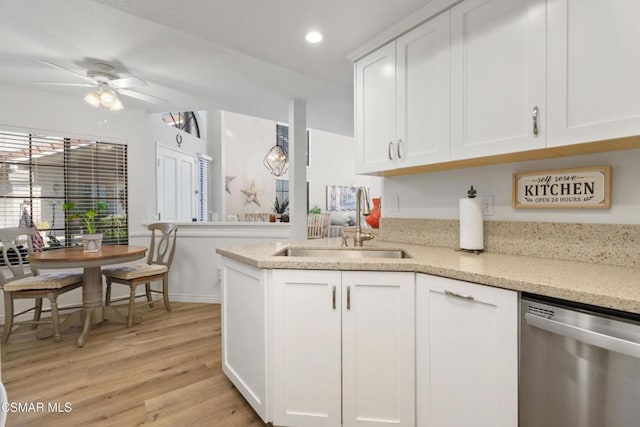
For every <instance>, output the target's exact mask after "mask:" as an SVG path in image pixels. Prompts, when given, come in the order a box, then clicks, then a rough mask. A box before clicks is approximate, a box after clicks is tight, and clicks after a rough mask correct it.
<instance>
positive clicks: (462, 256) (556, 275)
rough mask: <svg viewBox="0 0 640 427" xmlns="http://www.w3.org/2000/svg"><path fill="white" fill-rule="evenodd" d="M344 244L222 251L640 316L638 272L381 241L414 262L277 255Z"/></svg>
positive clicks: (281, 264)
mask: <svg viewBox="0 0 640 427" xmlns="http://www.w3.org/2000/svg"><path fill="white" fill-rule="evenodd" d="M340 243H341V239H340V238H333V239H320V240H308V241H283V242H277V243H266V244H259V245H247V246H238V247H233V248H225V249H217V250H216V252H217V253H218V254H220V255H223V256H225V257H228V258H231V259H235V260H237V261H240V262H243V263H245V264H249V265H252V266H254V267H258V268H265V269H283V268H286V269H309V270H369V271H410V272H416V273H426V274H432V275H436V276H442V277H448V278H451V279H458V280H464V281H468V282H473V283H479V284H484V285H489V286H494V287H499V288H504V289H511V290H514V291H521V292H529V293H532V294H537V295H544V296H549V297H554V298H560V299H564V300H569V301H575V302H580V303H584V304H591V305H596V306H600V307H607V308H613V309H616V310H621V311H626V312H631V313H638V314H640V269H638V268H634V267H618V266H612V265H604V264H590V263H584V262H574V261H564V260H555V259H546V258H535V257H529V256H522V255H506V254H497V253H488V252H485V253H481V254H479V255H475V254H469V253H463V252H457V251H455V250H453V249H449V248H442V247H434V246H423V245H414V244H407V243H396V242H385V241H375V240H374V241H370V242H365V248H385V249H392V248H393V249H402V250H404V251H406V252H408V253H409V255H411V256H412V258H405V259H380V258H369V259H344V258H342V259H339V258H310V257H295V258H290V257H285V256H274V254H275V253H277V252H279V251H281V250H283V249H285V248H288V247H290V248H305V247H332V248H340ZM350 243H351V242H350ZM345 249H353V248H345Z"/></svg>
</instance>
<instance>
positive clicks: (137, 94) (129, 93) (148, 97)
mask: <svg viewBox="0 0 640 427" xmlns="http://www.w3.org/2000/svg"><path fill="white" fill-rule="evenodd" d="M116 89H117V91H118V93H121V94H122V95H125V96H130V97H131V98H136V99H139V100H141V101H145V102H150V103H153V104H168V103H169V101H167V100H166V99H162V98H158V97H157V96H151V95H147V94H144V93H140V92H136V91H134V90H131V89H122V88H116Z"/></svg>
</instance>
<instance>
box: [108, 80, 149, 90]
mask: <svg viewBox="0 0 640 427" xmlns="http://www.w3.org/2000/svg"><path fill="white" fill-rule="evenodd" d="M109 84H110V85H112V86H114V87H117V88H119V89H128V88H130V87H138V86H146V85H148V83H147V82H146V81H145V80H142V79H141V78H139V77H122V78H119V79H114V80H111V81H110V82H109Z"/></svg>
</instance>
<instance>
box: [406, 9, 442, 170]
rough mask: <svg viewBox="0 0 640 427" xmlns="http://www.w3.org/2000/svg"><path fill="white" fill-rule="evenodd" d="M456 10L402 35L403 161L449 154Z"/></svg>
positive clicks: (418, 161)
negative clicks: (454, 12) (452, 14)
mask: <svg viewBox="0 0 640 427" xmlns="http://www.w3.org/2000/svg"><path fill="white" fill-rule="evenodd" d="M450 21H451V19H450V13H449V11H446V12H444V13H443V14H441V15H439V16H437V17H436V18H433V19H432V20H430V21H428V22H426V23H425V24H423V25H421V26H420V27H418V28H416V29H415V30H413V31H410V32H409V33H407V34H405V35H404V36H402V37H400V38H399V39H398V40H396V53H397V65H396V70H397V73H398V76H397V88H398V92H397V109H396V112H397V119H396V130H397V132H396V137H397V138H396V153H395V154H396V158H397V159H398V162H397V166H398V167H408V166H418V165H423V164H429V163H436V162H442V161H446V160H449V145H450V139H451V136H450V135H451V121H450V116H451V102H450V101H451V91H450V87H451V66H450V63H451V56H450V39H451V35H450V32H451V29H450V26H451V25H450Z"/></svg>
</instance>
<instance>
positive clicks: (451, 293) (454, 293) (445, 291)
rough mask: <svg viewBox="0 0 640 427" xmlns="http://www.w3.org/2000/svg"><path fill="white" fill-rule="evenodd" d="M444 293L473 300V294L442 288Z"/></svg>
mask: <svg viewBox="0 0 640 427" xmlns="http://www.w3.org/2000/svg"><path fill="white" fill-rule="evenodd" d="M444 293H445V294H447V295H449V296H450V297H456V298H462V299H468V300H473V299H474V298H473V296H472V295H463V294H459V293H457V292H452V291H450V290H448V289H445V290H444Z"/></svg>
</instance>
